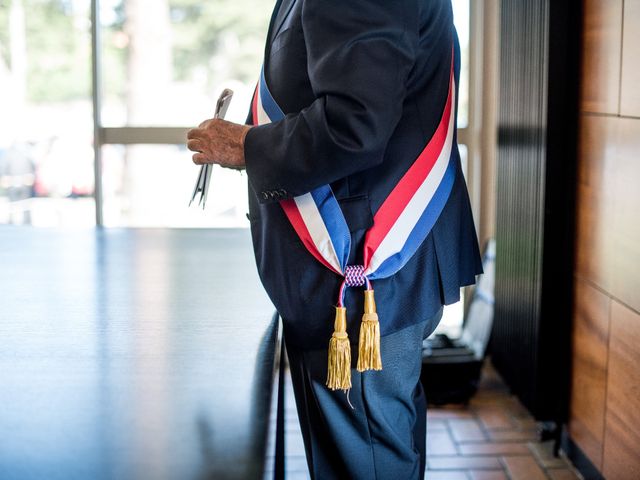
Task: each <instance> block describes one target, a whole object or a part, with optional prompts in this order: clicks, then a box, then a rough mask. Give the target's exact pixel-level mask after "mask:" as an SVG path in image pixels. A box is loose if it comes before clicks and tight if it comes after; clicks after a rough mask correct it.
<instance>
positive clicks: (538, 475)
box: [502, 456, 548, 480]
mask: <svg viewBox="0 0 640 480" xmlns="http://www.w3.org/2000/svg"><path fill="white" fill-rule="evenodd" d="M502 461H503V463H504V465H505V467H506V469H507V472H508V474H509V477H510V478H511V480H546V479H547V478H548V477H547V476H546V475H545V473H544V471H543V470H542V468H540V465H538V464H537V463H536V461H535V460H534V458H533V457H531V456H527V457H503V458H502Z"/></svg>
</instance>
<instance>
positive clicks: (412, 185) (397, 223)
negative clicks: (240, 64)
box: [252, 56, 456, 390]
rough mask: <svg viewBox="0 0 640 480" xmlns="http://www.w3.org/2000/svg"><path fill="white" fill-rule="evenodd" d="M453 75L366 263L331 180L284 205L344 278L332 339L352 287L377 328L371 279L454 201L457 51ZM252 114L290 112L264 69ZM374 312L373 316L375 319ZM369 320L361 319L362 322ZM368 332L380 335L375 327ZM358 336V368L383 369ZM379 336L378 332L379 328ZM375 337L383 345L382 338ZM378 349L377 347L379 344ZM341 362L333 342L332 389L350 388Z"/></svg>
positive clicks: (401, 259)
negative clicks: (354, 254) (353, 252)
mask: <svg viewBox="0 0 640 480" xmlns="http://www.w3.org/2000/svg"><path fill="white" fill-rule="evenodd" d="M449 78H450V79H449V91H448V95H447V100H446V102H445V105H444V109H443V112H442V117H441V119H440V122H439V124H438V127H437V129H436V131H435V133H434V134H433V136H432V137H431V139H430V140H429V142H428V143H427V145H426V146H425V148H424V149H423V150H422V152H421V153H420V155H419V156H418V158H417V159H416V160H415V161H414V163H413V164H412V165H411V167H409V169H408V170H407V172H406V173H405V174H404V175H403V177H402V178H401V179H400V181H399V182H398V184H397V185H396V186H395V187H394V188H393V190H392V191H391V193H390V194H389V196H388V197H387V198H386V199H385V201H384V203H383V204H382V206H381V207H380V208H379V210H378V211H377V212H376V213H375V215H374V218H373V226H372V227H371V228H370V229H369V230H368V231H367V232H366V234H365V240H364V256H363V257H364V265H347V260H348V258H349V252H350V249H351V235H350V232H349V227H348V225H347V222H346V220H345V217H344V215H343V213H342V210H341V209H340V205H339V204H338V201H337V200H336V198H335V196H334V194H333V191H332V190H331V187H330V186H329V185H323V186H321V187H318V188H316V189H315V190H313V191H311V192H309V193H305V194H304V195H300V196H297V197H295V198H292V199H288V200H283V201H281V202H280V204H281V206H282V208H283V210H284V213H285V214H286V216H287V218H288V219H289V221H290V222H291V225H292V227H293V228H294V230H295V231H296V233H297V235H298V237H299V238H300V240H301V241H302V243H303V244H304V246H305V247H306V249H307V250H308V251H309V253H310V254H311V255H313V256H314V257H315V258H316V260H317V261H318V262H320V263H321V264H322V265H324V266H325V267H327V268H328V269H330V270H332V271H333V272H335V273H336V274H338V275H340V276H341V277H344V281H343V283H342V286H341V288H340V292H339V295H338V307H337V313H336V332H334V337H333V338H332V341H333V340H334V339H336V340H338V341H339V340H343V339H344V338H346V311H345V310H344V305H343V302H344V291H345V288H346V287H353V286H366V287H367V292H370V294H367V292H365V317H367V314H369V317H367V318H369V319H370V320H372V321H373V320H375V323H376V325H375V326H376V328H378V326H377V315H375V302H374V300H373V290H372V289H371V281H372V280H376V279H381V278H387V277H390V276H391V275H393V274H395V273H396V272H398V271H399V270H400V269H401V268H402V267H403V266H404V265H405V264H406V263H407V262H408V261H409V259H411V257H412V256H413V255H414V253H415V252H416V251H417V249H418V248H419V247H420V245H421V244H422V242H423V241H424V240H425V238H426V237H427V235H428V234H429V232H430V231H431V229H432V228H433V226H434V224H435V223H436V221H437V219H438V217H439V215H440V213H441V212H442V210H443V208H444V206H445V204H446V202H447V199H448V198H449V195H450V193H451V190H452V187H453V183H454V180H455V175H456V169H455V160H454V155H453V151H454V150H453V139H454V129H455V105H456V103H455V93H456V89H455V78H454V72H453V56H452V62H451V69H450V77H449ZM252 113H253V122H254V125H264V124H267V123H270V122H277V121H279V120H281V119H283V118H284V116H285V114H284V113H283V111H282V109H281V108H280V107H279V106H278V104H277V102H276V101H275V99H274V98H273V96H272V95H271V93H270V91H269V87H268V85H267V82H266V79H265V74H264V69H263V70H262V72H261V75H260V81H259V83H258V86H257V88H256V91H255V94H254V98H253V103H252ZM341 309H342V310H341ZM372 315H375V319H373V317H372ZM343 317H344V318H343ZM363 320H364V319H363ZM365 323H366V322H364V321H363V326H364V325H365ZM343 324H345V325H343ZM341 331H343V332H341ZM336 333H343V334H344V336H342V335H338V336H337V337H336ZM369 333H370V334H371V335H373V336H375V332H373V333H371V332H368V334H369ZM360 334H361V335H360V336H361V348H360V356H361V357H367V358H363V363H362V365H361V362H360V358H358V363H359V365H358V370H360V371H363V370H369V369H375V370H379V369H380V368H381V364H380V361H379V352H376V351H373V352H372V351H371V348H369V349H366V348H364V346H363V345H362V336H363V329H362V328H361V331H360ZM377 335H378V337H379V331H378V332H377ZM371 341H373V342H375V341H378V343H379V338H378V339H375V338H374V339H372V340H371ZM343 343H344V342H343ZM365 343H367V339H365ZM347 344H348V342H347ZM338 348H340V347H338ZM372 348H373V350H375V346H374V347H372ZM349 355H350V354H349ZM342 360H343V363H344V362H347V361H349V364H350V357H349V358H343V359H342ZM332 361H333V362H334V365H333V366H332ZM336 362H338V363H339V361H338V360H337V359H336V358H333V360H332V356H331V345H330V356H329V377H331V373H332V368H333V370H334V372H333V373H334V378H333V379H332V378H329V379H328V381H327V384H328V386H329V388H332V389H337V388H340V389H344V390H346V389H348V388H349V387H350V386H351V383H350V377H349V378H348V379H347V378H345V376H349V375H350V374H349V372H348V371H349V368H350V367H349V366H348V365H347V366H345V365H342V367H341V368H342V370H340V367H339V366H338V367H336V365H335V363H336ZM360 367H362V369H361V368H360ZM377 367H379V368H377ZM336 368H337V370H336ZM345 369H346V370H347V372H345V371H344V370H345ZM337 377H340V378H337Z"/></svg>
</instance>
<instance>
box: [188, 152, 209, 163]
mask: <svg viewBox="0 0 640 480" xmlns="http://www.w3.org/2000/svg"><path fill="white" fill-rule="evenodd" d="M191 158H192V159H193V163H195V164H196V165H203V164H205V163H209V162H207V156H206V155H205V154H204V153H194V154H193V157H191Z"/></svg>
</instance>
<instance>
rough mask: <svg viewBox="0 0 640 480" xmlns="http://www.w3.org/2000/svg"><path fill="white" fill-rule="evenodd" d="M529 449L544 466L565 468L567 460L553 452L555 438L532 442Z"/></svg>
mask: <svg viewBox="0 0 640 480" xmlns="http://www.w3.org/2000/svg"><path fill="white" fill-rule="evenodd" d="M529 449H530V450H531V452H532V453H533V455H534V456H535V457H536V460H537V461H538V463H539V464H540V465H542V467H543V468H565V467H567V462H566V460H565V459H564V458H562V457H556V456H554V454H553V440H549V441H546V442H530V443H529Z"/></svg>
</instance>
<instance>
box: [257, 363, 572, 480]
mask: <svg viewBox="0 0 640 480" xmlns="http://www.w3.org/2000/svg"><path fill="white" fill-rule="evenodd" d="M288 382H289V383H288V384H287V391H286V395H287V405H286V420H285V422H286V437H285V442H286V445H285V449H286V455H287V457H286V473H287V477H286V478H287V480H302V479H308V478H309V473H308V471H307V464H306V460H305V457H304V446H303V444H302V436H301V434H300V427H299V425H298V420H297V416H296V409H295V403H294V400H293V391H292V389H291V384H290V380H289V381H288ZM552 447H553V443H552V442H551V441H549V442H539V441H538V440H537V431H536V424H535V422H534V420H533V418H532V417H531V416H530V415H529V414H528V412H527V411H526V410H525V408H524V407H523V406H522V405H521V404H520V403H519V402H518V400H517V399H516V398H515V397H514V396H512V395H510V394H509V393H508V390H507V388H506V386H505V385H504V384H503V383H502V381H501V379H500V378H499V377H498V375H497V374H496V373H495V371H493V369H492V368H491V367H490V364H489V362H487V366H486V368H485V370H484V372H483V379H482V382H481V387H480V390H479V391H478V393H477V394H476V395H475V396H474V398H473V399H472V401H471V402H470V404H469V405H468V406H448V407H445V408H429V409H428V410H427V472H426V476H425V478H426V479H427V480H504V479H511V480H538V479H551V480H570V479H577V478H580V477H579V476H578V474H577V473H575V472H574V470H573V469H572V468H571V465H570V464H569V463H568V462H567V461H566V460H565V459H564V458H562V457H560V458H556V457H554V456H553V452H552ZM269 465H272V463H269ZM271 468H272V467H271ZM264 478H265V479H267V478H269V479H272V478H273V473H272V471H271V472H267V473H266V474H265V477H264Z"/></svg>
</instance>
